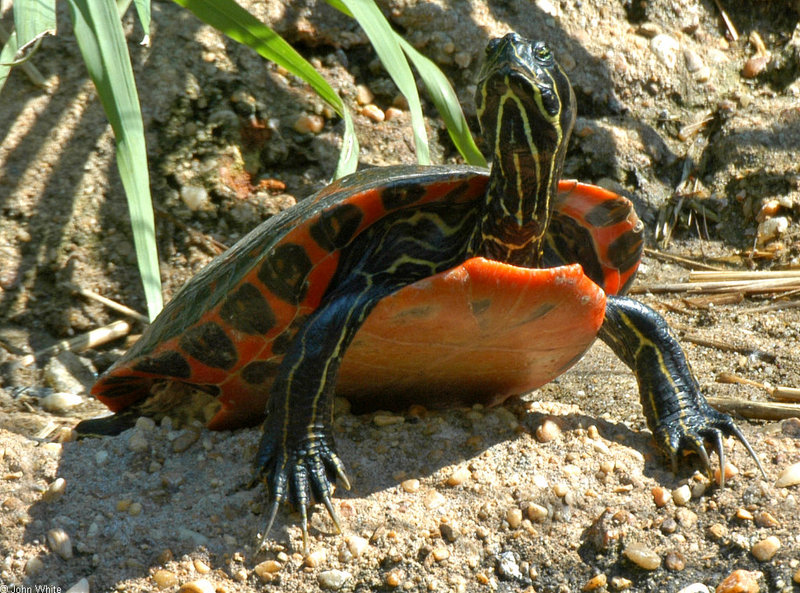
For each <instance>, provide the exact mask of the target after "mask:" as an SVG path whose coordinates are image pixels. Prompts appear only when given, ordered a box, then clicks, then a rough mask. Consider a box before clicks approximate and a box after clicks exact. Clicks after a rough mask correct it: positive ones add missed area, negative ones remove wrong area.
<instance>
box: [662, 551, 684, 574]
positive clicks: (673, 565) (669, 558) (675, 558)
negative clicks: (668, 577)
mask: <svg viewBox="0 0 800 593" xmlns="http://www.w3.org/2000/svg"><path fill="white" fill-rule="evenodd" d="M664 566H666V567H667V568H668V569H669V570H674V571H675V572H678V571H681V570H683V569H684V568H686V558H685V557H684V556H683V554H681V553H680V552H677V551H674V550H673V551H671V552H667V555H666V556H665V557H664Z"/></svg>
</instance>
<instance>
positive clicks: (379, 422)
mask: <svg viewBox="0 0 800 593" xmlns="http://www.w3.org/2000/svg"><path fill="white" fill-rule="evenodd" d="M405 421H406V419H405V418H404V417H403V416H397V415H395V414H388V413H386V412H378V413H377V414H375V415H374V416H373V417H372V423H373V424H374V425H375V426H391V425H392V424H402V423H403V422H405Z"/></svg>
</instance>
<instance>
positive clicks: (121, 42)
mask: <svg viewBox="0 0 800 593" xmlns="http://www.w3.org/2000/svg"><path fill="white" fill-rule="evenodd" d="M69 8H70V14H71V15H72V22H73V24H74V26H75V38H76V39H77V41H78V47H79V48H80V50H81V54H82V55H83V59H84V61H85V62H86V67H87V69H88V70H89V76H90V77H91V78H92V81H93V82H94V84H95V87H96V88H97V94H98V96H99V97H100V102H101V103H102V104H103V109H104V110H105V112H106V117H108V120H109V121H110V122H111V127H112V128H113V129H114V138H115V140H116V146H117V166H118V167H119V173H120V178H121V179H122V184H123V186H124V187H125V193H126V194H127V196H128V208H129V210H130V215H131V224H132V226H133V241H134V245H135V247H136V258H137V260H138V262H139V271H140V273H141V275H142V282H143V285H144V292H145V299H146V300H147V311H148V313H149V315H150V318H151V319H153V318H154V317H155V316H156V315H157V314H158V312H159V311H160V310H161V307H162V299H161V276H160V275H159V269H158V252H157V248H156V240H155V224H154V220H153V207H152V202H151V199H150V178H149V174H148V171H147V154H146V151H145V143H144V126H143V124H142V114H141V111H140V109H139V97H138V94H137V92H136V85H135V82H134V79H133V68H131V61H130V56H129V55H128V47H127V45H126V43H125V36H124V34H123V31H122V25H121V23H120V20H119V15H118V14H117V7H116V5H115V4H114V2H113V0H69Z"/></svg>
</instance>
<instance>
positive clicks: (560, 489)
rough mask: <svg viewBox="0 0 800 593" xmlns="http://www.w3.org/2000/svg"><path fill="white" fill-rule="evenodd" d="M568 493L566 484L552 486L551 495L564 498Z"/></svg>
mask: <svg viewBox="0 0 800 593" xmlns="http://www.w3.org/2000/svg"><path fill="white" fill-rule="evenodd" d="M568 493H569V487H568V486H567V485H566V484H561V483H558V484H554V485H553V494H555V495H556V496H558V497H559V498H564V497H565V496H566V495H567V494H568Z"/></svg>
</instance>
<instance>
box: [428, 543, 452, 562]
mask: <svg viewBox="0 0 800 593" xmlns="http://www.w3.org/2000/svg"><path fill="white" fill-rule="evenodd" d="M431 554H433V559H434V560H436V562H442V561H443V560H447V559H448V558H450V550H448V549H447V548H446V547H444V546H438V547H436V548H434V549H433V552H431Z"/></svg>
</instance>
